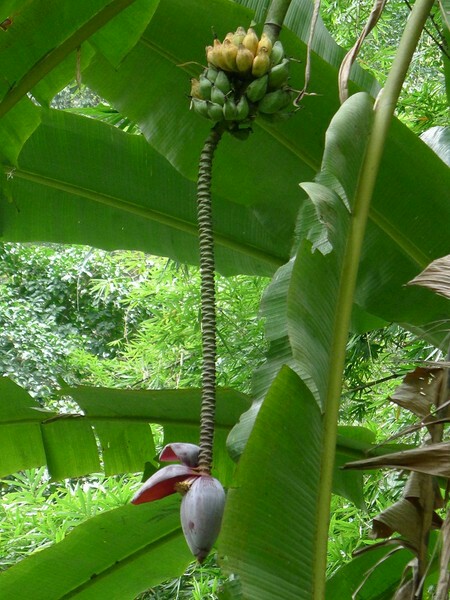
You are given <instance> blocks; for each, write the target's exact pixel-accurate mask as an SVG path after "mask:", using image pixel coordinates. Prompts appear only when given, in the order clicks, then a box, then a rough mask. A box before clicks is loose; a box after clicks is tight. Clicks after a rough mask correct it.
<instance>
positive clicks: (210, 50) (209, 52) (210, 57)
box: [205, 46, 217, 67]
mask: <svg viewBox="0 0 450 600" xmlns="http://www.w3.org/2000/svg"><path fill="white" fill-rule="evenodd" d="M205 54H206V60H207V61H208V65H213V66H214V67H217V65H216V64H214V47H213V46H206V48H205Z"/></svg>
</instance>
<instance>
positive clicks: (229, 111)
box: [223, 97, 237, 121]
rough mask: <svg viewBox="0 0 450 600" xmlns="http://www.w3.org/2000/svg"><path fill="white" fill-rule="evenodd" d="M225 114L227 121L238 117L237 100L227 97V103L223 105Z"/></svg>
mask: <svg viewBox="0 0 450 600" xmlns="http://www.w3.org/2000/svg"><path fill="white" fill-rule="evenodd" d="M223 116H224V117H225V121H234V120H235V119H236V117H237V106H236V102H235V101H234V100H233V99H232V98H227V97H225V104H224V105H223Z"/></svg>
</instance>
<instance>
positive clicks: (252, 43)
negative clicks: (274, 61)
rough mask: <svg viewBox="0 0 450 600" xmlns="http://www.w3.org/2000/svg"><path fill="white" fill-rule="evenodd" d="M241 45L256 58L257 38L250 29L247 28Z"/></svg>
mask: <svg viewBox="0 0 450 600" xmlns="http://www.w3.org/2000/svg"><path fill="white" fill-rule="evenodd" d="M242 43H243V45H244V46H245V47H246V48H247V49H248V50H250V52H251V53H252V54H253V56H256V52H257V50H258V36H257V35H256V32H255V30H254V29H252V28H251V27H249V28H248V30H247V33H246V35H245V38H244V39H243V40H242Z"/></svg>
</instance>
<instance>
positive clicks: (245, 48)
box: [190, 27, 296, 138]
mask: <svg viewBox="0 0 450 600" xmlns="http://www.w3.org/2000/svg"><path fill="white" fill-rule="evenodd" d="M206 60H207V61H208V66H207V68H206V69H205V70H204V71H203V73H202V74H201V75H200V76H199V78H198V79H196V78H193V79H191V93H190V97H191V109H192V110H193V111H194V112H196V113H197V114H199V115H200V116H202V117H205V118H207V119H210V120H211V121H214V122H215V123H218V122H223V123H224V127H225V128H226V129H228V130H229V131H230V132H231V133H232V134H233V135H236V137H239V138H245V137H246V136H245V135H242V132H243V131H244V130H245V129H246V128H247V130H248V129H249V127H250V126H251V123H252V121H253V120H254V119H255V118H256V117H257V116H258V114H261V116H262V117H263V118H265V119H267V118H269V119H272V120H273V117H277V116H278V115H279V116H281V117H282V119H280V120H283V119H284V118H286V117H287V116H289V115H291V114H292V112H290V111H288V110H287V109H288V107H289V105H291V104H292V100H293V99H294V97H295V96H296V94H295V93H294V92H293V91H292V90H291V88H290V87H289V85H288V80H289V65H290V61H289V59H288V58H286V56H285V52H284V48H283V45H282V43H281V42H280V41H279V40H277V41H276V42H275V43H273V44H272V41H271V39H270V38H269V37H268V36H267V34H266V33H263V34H262V35H261V38H258V35H257V34H256V32H255V30H254V29H252V28H251V27H250V28H249V29H247V30H245V29H244V28H243V27H238V28H237V29H236V31H235V32H232V31H230V32H229V33H227V35H226V36H225V38H224V40H223V42H221V41H220V40H219V39H217V38H216V39H214V41H213V44H212V45H210V46H206ZM275 120H276V119H275ZM247 133H248V131H247Z"/></svg>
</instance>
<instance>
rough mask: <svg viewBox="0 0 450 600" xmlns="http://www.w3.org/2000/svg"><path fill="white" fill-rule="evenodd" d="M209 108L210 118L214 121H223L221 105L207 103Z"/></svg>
mask: <svg viewBox="0 0 450 600" xmlns="http://www.w3.org/2000/svg"><path fill="white" fill-rule="evenodd" d="M206 104H207V107H208V116H209V118H210V119H211V120H212V121H216V122H217V121H223V107H222V105H221V104H216V103H215V102H209V101H208V100H207V101H206Z"/></svg>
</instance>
